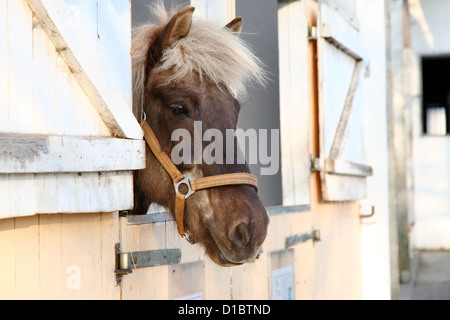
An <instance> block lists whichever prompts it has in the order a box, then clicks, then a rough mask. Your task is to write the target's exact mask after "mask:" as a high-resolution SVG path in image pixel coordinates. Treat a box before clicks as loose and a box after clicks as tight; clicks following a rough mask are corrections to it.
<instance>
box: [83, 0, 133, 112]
mask: <svg viewBox="0 0 450 320" xmlns="http://www.w3.org/2000/svg"><path fill="white" fill-rule="evenodd" d="M90 1H91V2H92V0H90ZM93 2H97V8H92V9H90V10H89V11H92V10H96V13H97V30H96V32H95V33H94V34H95V35H96V36H97V44H98V55H99V59H100V60H101V61H102V62H104V64H105V67H106V69H107V70H108V71H109V73H110V75H111V77H112V79H113V80H114V83H115V84H116V86H117V89H118V90H119V91H120V93H121V96H122V97H123V98H124V100H125V102H126V103H127V105H128V106H130V107H131V106H132V103H133V102H132V97H131V96H132V95H131V92H132V88H131V83H132V80H131V64H130V63H131V56H130V55H131V51H130V48H131V29H130V28H125V27H124V26H126V27H128V26H131V14H130V11H131V2H130V1H128V0H120V1H93ZM80 10H81V8H80ZM82 14H83V18H84V14H85V13H84V12H82ZM91 19H92V18H91ZM91 32H92V31H91ZM91 32H88V34H89V33H91ZM130 110H131V109H130Z"/></svg>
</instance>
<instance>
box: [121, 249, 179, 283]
mask: <svg viewBox="0 0 450 320" xmlns="http://www.w3.org/2000/svg"><path fill="white" fill-rule="evenodd" d="M115 251H116V267H115V270H114V272H115V273H116V284H117V285H118V284H120V282H121V280H122V277H123V276H124V275H127V274H130V273H132V272H133V269H140V268H149V267H156V266H163V265H172V264H176V263H180V261H181V250H180V249H165V250H152V251H137V252H122V250H121V247H120V243H117V244H116V247H115Z"/></svg>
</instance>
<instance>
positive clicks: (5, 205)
mask: <svg viewBox="0 0 450 320" xmlns="http://www.w3.org/2000/svg"><path fill="white" fill-rule="evenodd" d="M9 190H10V187H9V174H0V203H1V204H2V205H1V206H0V219H4V218H8V217H9V216H10V212H11V203H10V202H11V196H10V194H9Z"/></svg>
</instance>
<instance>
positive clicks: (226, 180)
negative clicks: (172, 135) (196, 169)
mask: <svg viewBox="0 0 450 320" xmlns="http://www.w3.org/2000/svg"><path fill="white" fill-rule="evenodd" d="M141 127H142V129H143V130H144V138H145V141H147V144H148V146H149V148H150V150H151V151H152V153H153V154H154V155H155V157H156V159H158V161H159V163H160V164H161V165H162V166H163V167H164V169H165V170H166V171H167V173H168V174H169V175H170V177H171V178H172V181H173V184H174V186H175V194H176V195H175V221H176V223H177V228H178V233H179V234H180V236H182V237H185V232H184V222H183V219H184V205H185V201H186V200H187V199H188V198H189V197H190V196H191V195H193V194H194V193H195V192H196V191H199V190H204V189H209V188H214V187H222V186H228V185H250V186H252V187H254V188H255V189H256V191H258V182H257V179H256V177H255V176H253V175H251V174H248V173H231V174H223V175H217V176H211V177H204V178H199V179H191V178H190V177H188V176H186V175H183V174H182V173H181V172H180V171H179V170H178V169H177V167H176V166H175V164H174V163H173V162H172V159H170V157H169V156H168V155H167V154H166V153H165V152H164V151H162V149H161V146H160V144H159V141H158V139H157V138H156V136H155V134H154V132H153V130H152V129H151V128H150V125H149V124H148V123H147V121H146V120H144V121H142V124H141ZM182 185H185V186H187V189H188V192H187V193H186V194H184V193H182V192H180V186H182Z"/></svg>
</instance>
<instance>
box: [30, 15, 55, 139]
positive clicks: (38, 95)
mask: <svg viewBox="0 0 450 320" xmlns="http://www.w3.org/2000/svg"><path fill="white" fill-rule="evenodd" d="M56 92H57V86H56V50H55V47H54V46H53V44H52V43H51V42H50V40H49V39H48V36H47V34H46V33H45V31H44V30H43V29H42V27H41V26H40V25H39V24H37V25H35V26H34V27H33V103H34V109H33V111H34V113H33V118H34V130H33V132H35V133H40V134H57V133H58V121H57V119H58V105H57V100H56V99H57V95H56V94H55V93H56Z"/></svg>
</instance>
